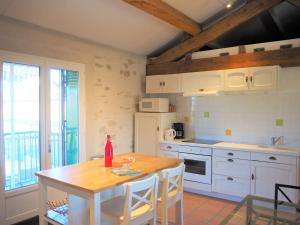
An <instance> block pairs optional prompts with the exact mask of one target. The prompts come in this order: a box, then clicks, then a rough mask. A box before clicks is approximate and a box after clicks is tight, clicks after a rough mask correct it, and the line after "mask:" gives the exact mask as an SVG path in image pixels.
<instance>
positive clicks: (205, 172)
mask: <svg viewBox="0 0 300 225" xmlns="http://www.w3.org/2000/svg"><path fill="white" fill-rule="evenodd" d="M179 158H180V159H182V160H184V164H185V172H184V180H188V181H193V182H198V183H205V184H211V170H212V168H211V155H199V154H193V153H192V154H189V153H179Z"/></svg>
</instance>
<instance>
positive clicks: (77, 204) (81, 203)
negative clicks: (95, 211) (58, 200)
mask: <svg viewBox="0 0 300 225" xmlns="http://www.w3.org/2000/svg"><path fill="white" fill-rule="evenodd" d="M68 205H69V209H68V225H82V224H88V223H89V219H90V217H89V215H90V214H89V213H90V210H89V201H88V200H87V199H84V198H81V197H78V196H75V195H71V194H68Z"/></svg>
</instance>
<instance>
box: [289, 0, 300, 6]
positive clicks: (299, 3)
mask: <svg viewBox="0 0 300 225" xmlns="http://www.w3.org/2000/svg"><path fill="white" fill-rule="evenodd" d="M288 2H289V3H291V4H292V5H294V6H297V7H299V8H300V0H288Z"/></svg>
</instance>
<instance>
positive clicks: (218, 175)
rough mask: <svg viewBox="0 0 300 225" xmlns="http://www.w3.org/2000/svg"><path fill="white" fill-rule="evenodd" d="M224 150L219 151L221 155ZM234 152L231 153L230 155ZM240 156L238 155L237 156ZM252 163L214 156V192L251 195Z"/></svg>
mask: <svg viewBox="0 0 300 225" xmlns="http://www.w3.org/2000/svg"><path fill="white" fill-rule="evenodd" d="M221 151H222V150H219V151H218V154H219V155H221V154H220V152H221ZM231 152H234V151H230V152H229V153H231ZM224 155H225V154H224ZM237 155H238V154H237ZM232 156H234V154H232ZM250 172H251V167H250V161H249V160H241V159H236V158H228V154H226V156H225V157H218V156H215V155H214V156H213V168H212V173H213V174H212V191H213V192H217V193H221V194H227V195H233V196H238V197H246V196H247V195H249V194H250Z"/></svg>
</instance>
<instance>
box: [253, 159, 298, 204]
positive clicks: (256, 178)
mask: <svg viewBox="0 0 300 225" xmlns="http://www.w3.org/2000/svg"><path fill="white" fill-rule="evenodd" d="M251 164H252V166H251V172H252V180H251V194H253V195H258V196H262V197H266V198H271V199H274V194H275V184H276V183H280V184H289V185H296V180H297V179H296V166H295V165H294V166H293V165H283V164H277V163H267V162H254V161H252V162H251ZM283 190H284V191H285V193H286V194H287V195H288V196H289V198H290V199H291V200H292V201H294V202H295V201H296V191H295V190H292V189H283ZM279 199H282V200H286V199H285V198H284V197H283V196H282V195H281V194H279Z"/></svg>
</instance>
